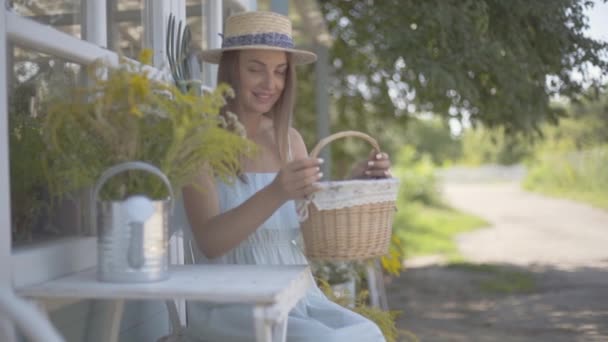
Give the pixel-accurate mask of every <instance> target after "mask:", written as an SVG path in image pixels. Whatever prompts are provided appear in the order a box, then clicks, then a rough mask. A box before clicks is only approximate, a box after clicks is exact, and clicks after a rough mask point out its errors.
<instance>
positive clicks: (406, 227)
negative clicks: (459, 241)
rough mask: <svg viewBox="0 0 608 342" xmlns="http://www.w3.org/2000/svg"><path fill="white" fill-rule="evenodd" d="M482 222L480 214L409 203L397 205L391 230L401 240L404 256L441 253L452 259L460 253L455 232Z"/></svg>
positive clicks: (476, 225)
mask: <svg viewBox="0 0 608 342" xmlns="http://www.w3.org/2000/svg"><path fill="white" fill-rule="evenodd" d="M486 226H488V223H487V222H486V221H484V220H482V219H481V218H479V217H477V216H474V215H470V214H466V213H462V212H459V211H457V210H455V209H452V208H449V207H446V206H442V207H431V206H426V205H423V204H420V203H413V204H408V205H401V206H399V211H398V212H397V214H396V215H395V224H394V230H395V234H397V236H398V237H400V238H401V239H402V240H403V248H404V255H405V256H406V258H411V257H414V256H421V255H432V254H441V255H443V256H445V257H446V258H448V259H452V260H453V259H458V258H459V257H460V254H459V253H458V248H457V246H456V241H455V238H456V235H458V234H460V233H464V232H469V231H472V230H475V229H478V228H482V227H486Z"/></svg>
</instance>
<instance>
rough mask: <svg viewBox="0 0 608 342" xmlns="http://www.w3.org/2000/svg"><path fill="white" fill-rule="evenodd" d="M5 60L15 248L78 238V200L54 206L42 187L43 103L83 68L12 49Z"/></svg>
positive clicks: (76, 77) (74, 79)
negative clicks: (59, 238)
mask: <svg viewBox="0 0 608 342" xmlns="http://www.w3.org/2000/svg"><path fill="white" fill-rule="evenodd" d="M9 47H10V46H9ZM8 56H9V64H8V66H9V70H10V72H11V73H10V75H9V80H8V81H9V89H8V100H9V153H10V177H11V211H12V213H11V214H12V240H13V246H20V245H23V244H27V243H31V242H38V241H44V240H49V239H54V238H58V237H63V236H66V235H74V234H77V232H78V229H79V227H80V226H81V225H80V223H79V222H80V217H79V215H80V214H79V211H78V210H77V200H76V199H72V200H64V201H58V200H55V201H52V200H51V196H50V195H49V191H48V188H47V186H46V182H45V177H44V173H43V170H44V168H43V162H42V158H41V156H42V153H43V151H44V148H45V143H44V140H43V138H42V130H41V124H42V119H43V118H44V115H45V112H46V108H45V107H46V106H45V105H44V102H45V100H47V99H48V98H49V97H50V96H52V95H56V94H57V95H61V94H62V93H63V92H65V90H66V89H68V88H70V87H73V86H75V85H76V84H77V83H78V82H79V80H80V79H81V70H82V67H81V66H80V65H78V64H75V63H71V62H68V61H65V60H61V59H60V58H57V57H54V56H50V55H46V54H43V53H39V52H35V51H32V50H27V49H24V48H20V47H12V48H10V49H9V54H8ZM51 202H53V203H54V204H55V205H54V206H53V207H52V208H51V206H50V204H51Z"/></svg>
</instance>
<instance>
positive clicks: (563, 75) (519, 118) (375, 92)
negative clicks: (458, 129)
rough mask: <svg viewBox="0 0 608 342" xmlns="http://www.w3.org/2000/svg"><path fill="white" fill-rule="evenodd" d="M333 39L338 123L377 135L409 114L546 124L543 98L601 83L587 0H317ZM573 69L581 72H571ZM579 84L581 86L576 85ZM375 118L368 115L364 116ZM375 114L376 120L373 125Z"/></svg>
mask: <svg viewBox="0 0 608 342" xmlns="http://www.w3.org/2000/svg"><path fill="white" fill-rule="evenodd" d="M320 4H321V7H322V9H323V12H324V15H325V17H326V19H327V21H328V24H329V29H330V31H331V33H332V35H333V37H334V39H335V42H334V44H333V46H332V48H331V63H332V64H333V68H334V72H335V75H334V76H335V77H333V78H332V79H333V82H332V84H330V85H329V87H330V92H331V93H332V96H334V99H335V100H336V101H337V102H336V111H337V113H336V114H337V118H335V119H336V120H335V122H337V123H338V125H339V126H343V127H335V128H336V129H341V128H344V127H349V128H357V129H365V130H367V131H369V132H372V133H373V134H374V133H375V134H379V133H380V132H382V130H383V128H386V127H389V126H390V125H392V124H400V123H403V122H404V121H405V118H407V117H408V116H410V115H411V114H412V113H415V112H421V111H422V112H424V111H429V112H433V113H435V114H438V115H441V116H442V117H444V118H456V119H462V118H463V117H466V118H467V119H469V120H470V121H471V122H472V123H473V124H475V123H482V124H483V125H484V126H486V127H502V128H504V130H505V131H506V132H507V133H510V132H516V131H517V132H530V131H533V130H537V129H538V126H539V124H540V123H542V122H545V121H549V122H556V121H557V119H558V118H559V116H560V109H559V108H555V107H552V106H550V99H551V97H553V96H554V95H560V96H563V97H566V98H568V99H570V100H575V101H576V100H579V99H580V98H582V97H583V96H584V95H585V94H589V93H593V91H591V92H590V91H589V89H591V90H594V91H595V92H596V93H597V92H598V91H599V90H601V89H602V87H603V84H602V80H601V79H600V78H595V79H594V78H591V77H589V70H590V68H591V67H597V68H599V70H600V71H601V73H602V74H603V75H605V74H606V73H607V72H608V64H607V61H606V60H607V59H606V57H607V55H608V44H607V43H606V42H601V41H597V40H594V39H592V38H589V37H587V36H586V35H585V33H584V31H585V29H586V28H587V25H588V19H587V17H586V16H585V14H584V10H585V8H588V7H591V6H593V3H592V1H587V0H543V1H528V0H510V1H501V0H458V1H456V0H452V1H449V0H426V1H415V0H382V1H380V0H376V1H374V0H366V1H363V0H362V1H343V0H321V1H320ZM575 75H582V77H577V76H575ZM586 88H587V89H586ZM372 121H375V122H376V123H373V122H372ZM378 122H380V124H378Z"/></svg>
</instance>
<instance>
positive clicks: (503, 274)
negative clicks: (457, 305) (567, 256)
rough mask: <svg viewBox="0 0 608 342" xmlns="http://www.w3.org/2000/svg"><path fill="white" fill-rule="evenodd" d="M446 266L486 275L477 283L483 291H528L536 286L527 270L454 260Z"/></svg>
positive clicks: (492, 292) (493, 292) (491, 292)
mask: <svg viewBox="0 0 608 342" xmlns="http://www.w3.org/2000/svg"><path fill="white" fill-rule="evenodd" d="M448 268H452V269H458V270H464V271H468V272H476V273H482V274H484V275H486V276H487V277H485V278H484V279H482V280H480V281H479V282H478V283H477V285H478V286H479V289H480V290H481V291H482V292H485V293H490V294H514V293H529V292H532V291H533V290H534V289H535V288H536V281H535V279H534V277H533V276H532V274H530V273H529V272H525V271H518V270H514V269H510V268H507V267H504V266H500V265H493V264H474V263H469V262H456V263H451V264H449V265H448Z"/></svg>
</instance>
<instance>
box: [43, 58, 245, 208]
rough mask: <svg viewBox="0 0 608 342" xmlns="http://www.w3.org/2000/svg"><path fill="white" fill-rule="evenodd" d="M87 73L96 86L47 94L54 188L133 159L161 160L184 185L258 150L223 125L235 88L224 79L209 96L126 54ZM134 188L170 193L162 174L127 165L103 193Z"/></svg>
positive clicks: (121, 193) (90, 179) (119, 194)
mask: <svg viewBox="0 0 608 342" xmlns="http://www.w3.org/2000/svg"><path fill="white" fill-rule="evenodd" d="M144 53H146V54H149V52H147V50H144ZM145 58H149V56H147V57H146V56H144V59H145ZM89 80H90V84H91V85H90V86H88V87H81V88H75V89H72V90H71V91H72V92H71V94H70V96H68V97H64V98H53V99H51V101H50V102H49V112H48V115H47V116H46V118H45V122H44V130H43V131H44V133H45V141H46V142H47V143H48V146H49V151H48V154H47V155H46V158H45V159H44V162H45V170H46V172H47V175H48V179H49V184H50V189H51V191H52V192H53V193H54V194H59V195H60V194H65V193H67V192H70V191H72V190H75V189H78V188H81V187H85V186H90V185H92V184H93V183H94V182H95V181H96V180H97V179H98V178H99V176H100V175H101V173H102V172H103V171H104V170H106V169H107V168H109V167H111V166H113V165H116V164H118V163H122V162H126V161H133V160H139V161H144V162H147V163H150V164H152V165H155V166H157V167H158V168H159V169H160V170H161V171H163V173H164V174H165V175H166V176H167V177H168V178H169V180H170V181H171V183H172V186H173V188H174V189H175V190H177V191H179V189H181V187H182V186H184V185H186V184H188V183H190V182H191V181H192V178H193V177H194V176H195V175H196V174H197V173H198V172H200V170H201V169H202V168H203V167H205V166H206V165H208V166H210V167H211V168H212V169H213V170H214V171H215V172H216V173H217V174H218V176H227V175H230V174H234V173H235V172H236V171H237V170H238V162H239V158H240V157H241V156H242V155H243V154H246V153H250V152H251V151H252V149H251V148H250V145H249V144H248V143H247V142H246V140H245V139H243V138H242V137H241V136H239V135H237V134H235V133H233V132H229V131H227V130H225V129H223V128H221V127H220V124H221V120H220V116H219V111H220V108H221V107H222V106H224V104H225V100H224V97H225V96H230V95H231V94H232V91H231V89H230V88H229V87H227V86H225V85H220V86H218V88H217V89H215V90H214V91H213V92H211V93H208V94H204V95H203V96H197V95H196V94H195V93H194V92H189V93H182V92H180V90H179V89H178V88H176V87H175V86H172V85H168V84H166V83H164V82H162V81H157V80H155V79H154V78H153V75H150V74H149V71H147V70H146V69H145V68H144V66H143V63H142V64H135V63H131V62H128V61H127V60H121V63H120V65H119V66H118V67H117V68H109V67H107V66H106V65H104V64H102V63H95V64H93V65H92V66H91V67H90V70H89ZM135 193H143V194H146V195H148V196H150V197H153V198H164V197H165V196H167V192H166V189H165V187H164V186H163V184H162V183H161V182H160V181H159V180H158V179H157V178H156V177H153V176H144V175H142V174H141V172H132V171H129V172H125V173H123V174H121V175H119V176H117V177H114V178H112V179H111V180H110V181H109V182H108V185H107V186H105V187H104V190H103V192H102V198H104V199H108V198H111V199H122V198H125V197H127V196H129V195H132V194H135Z"/></svg>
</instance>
